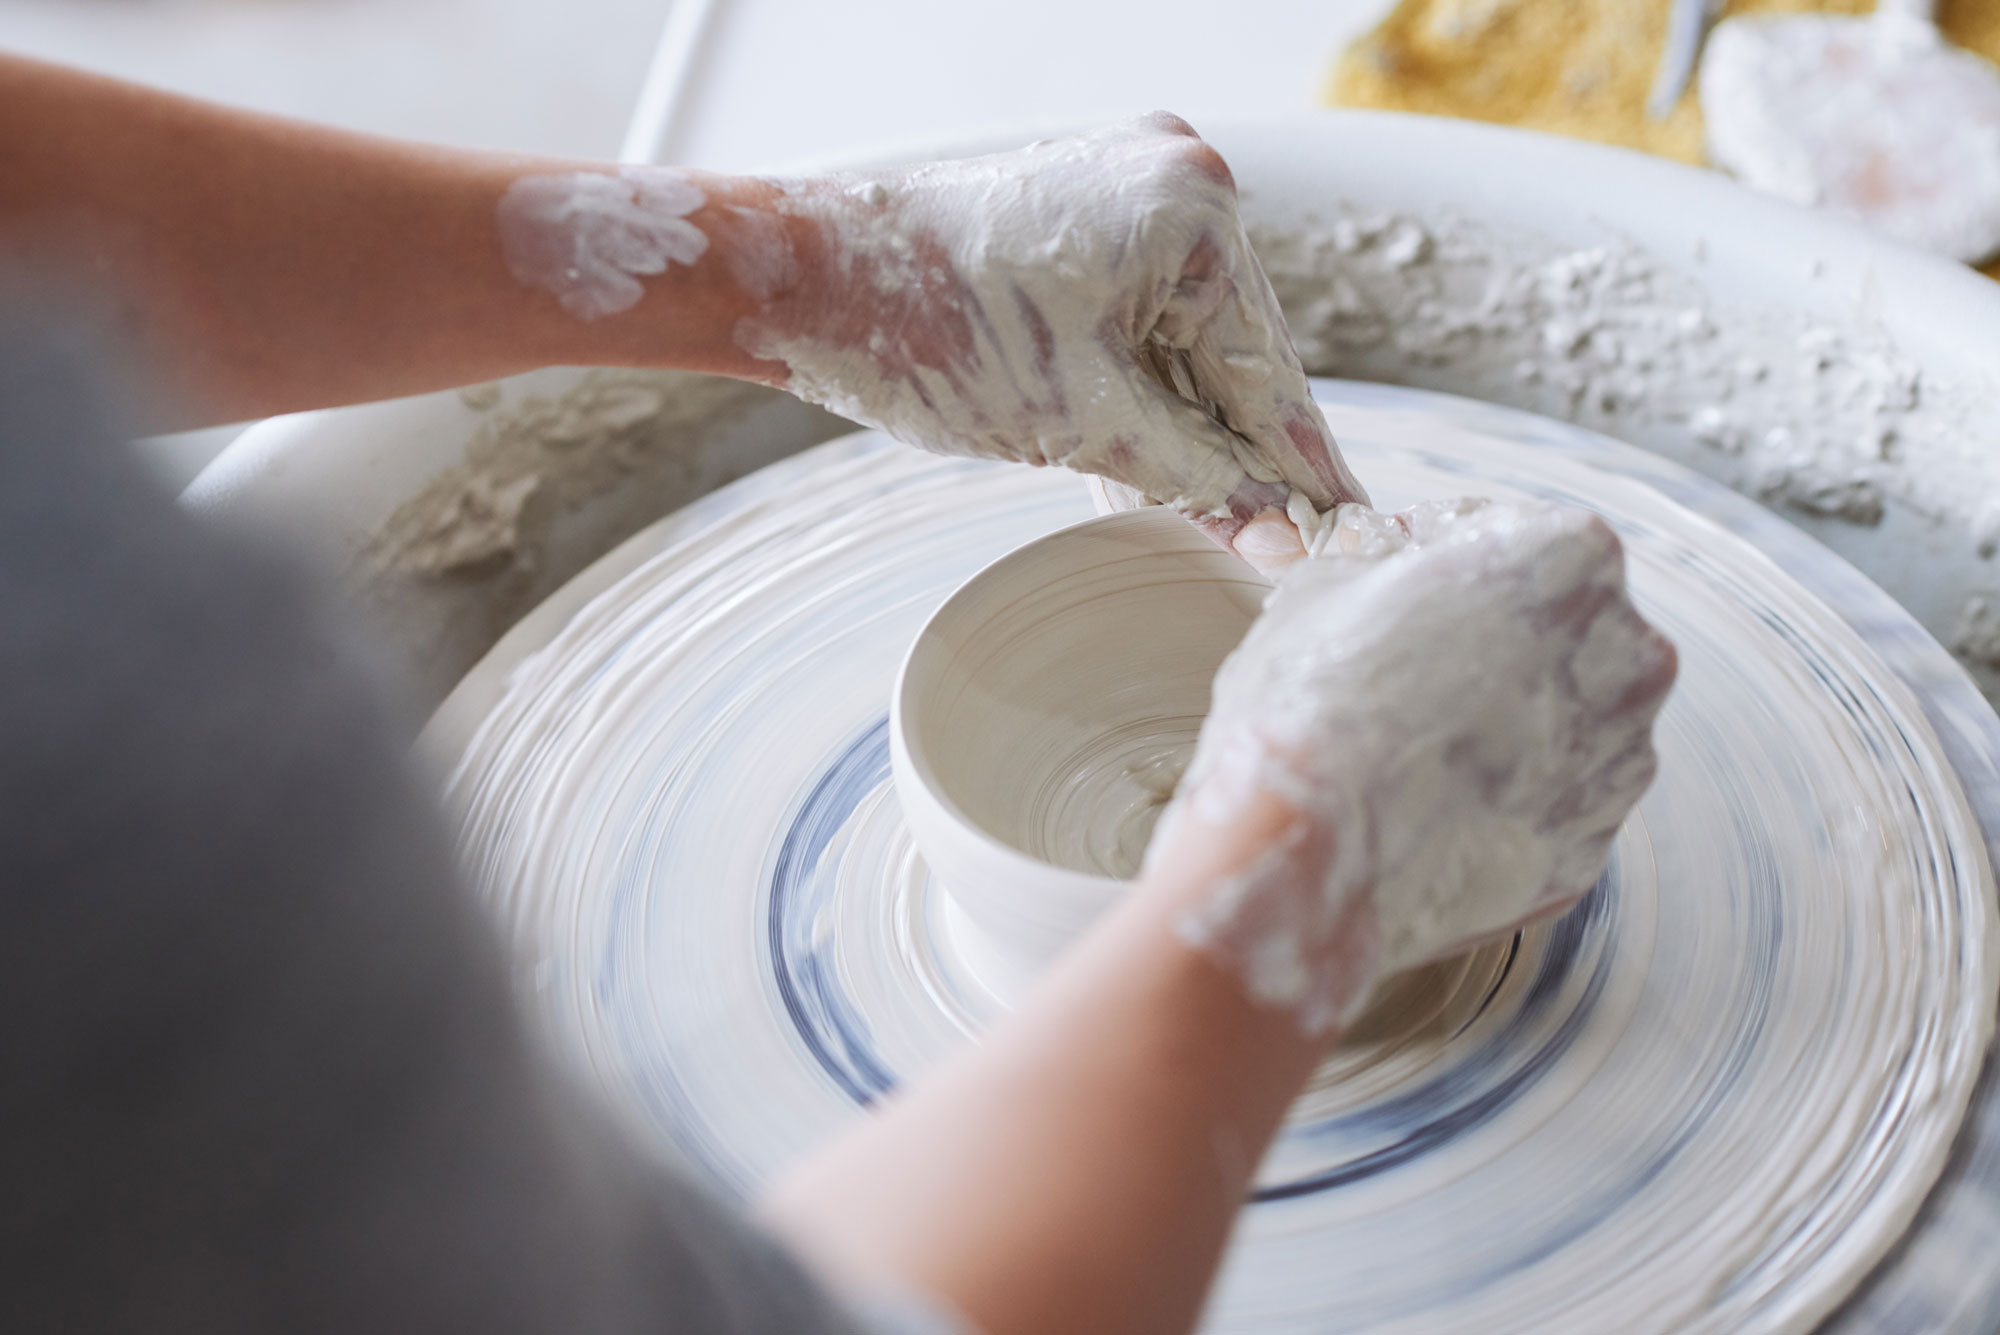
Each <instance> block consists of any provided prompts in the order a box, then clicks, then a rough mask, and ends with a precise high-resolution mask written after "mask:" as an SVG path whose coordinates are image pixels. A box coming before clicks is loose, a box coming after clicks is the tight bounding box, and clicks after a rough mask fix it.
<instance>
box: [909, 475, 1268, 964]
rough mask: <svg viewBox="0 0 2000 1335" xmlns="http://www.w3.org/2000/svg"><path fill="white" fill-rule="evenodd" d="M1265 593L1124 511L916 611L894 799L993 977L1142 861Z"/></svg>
mask: <svg viewBox="0 0 2000 1335" xmlns="http://www.w3.org/2000/svg"><path fill="white" fill-rule="evenodd" d="M1269 591H1270V585H1269V584H1268V583H1266V582H1265V581H1264V580H1263V579H1262V578H1261V577H1260V576H1259V575H1258V574H1257V573H1256V572H1255V571H1254V570H1252V569H1251V568H1250V567H1249V566H1247V565H1245V564H1244V563H1243V562H1242V561H1240V560H1239V559H1237V558H1236V557H1234V556H1232V555H1230V554H1229V553H1227V552H1225V551H1223V550H1221V549H1220V548H1219V547H1217V546H1216V545H1215V544H1214V543H1212V542H1210V541H1209V540H1208V539H1207V538H1206V537H1204V536H1203V535H1202V534H1201V533H1200V532H1199V531H1197V530H1196V529H1195V528H1194V527H1193V526H1191V525H1190V524H1188V523H1187V522H1186V521H1185V520H1183V519H1181V518H1180V516H1178V515H1176V514H1174V513H1173V512H1171V511H1167V510H1157V509H1153V510H1133V511H1128V512H1125V513H1122V514H1112V515H1104V516H1101V517H1099V518H1097V519H1093V520H1089V521H1087V522H1085V523H1082V524H1078V525H1075V526H1074V527H1071V528H1067V529H1064V530H1062V531H1061V532H1058V533H1053V534H1051V535H1049V536H1048V537H1046V538H1042V539H1040V540H1039V541H1036V542H1031V543H1029V544H1027V545H1026V546H1024V547H1021V548H1019V549H1017V550H1015V551H1013V552H1010V553H1008V554H1007V555H1006V556H1004V557H1002V558H1001V559H1000V560H998V561H996V562H994V563H993V564H992V565H990V566H987V567H986V568H985V569H984V570H982V571H980V572H979V573H978V574H977V575H975V576H973V577H972V578H971V579H970V580H968V581H966V583H965V584H964V585H963V586H961V587H960V588H959V590H958V591H957V592H956V593H954V594H953V595H952V596H951V597H950V598H949V599H947V600H946V601H945V603H944V605H943V606H941V607H940V608H938V610H937V612H936V614H935V615H933V616H932V617H931V619H930V621H929V622H928V623H926V624H925V626H924V628H923V630H922V632H921V633H920V634H919V635H918V636H917V638H916V641H915V642H914V643H913V644H912V645H911V648H910V652H909V656H908V657H907V658H906V659H905V660H904V662H903V669H902V675H901V677H900V679H899V680H898V682H897V685H896V690H895V695H894V697H893V702H892V706H891V710H890V723H889V729H890V733H889V738H890V740H889V747H890V762H891V765H892V767H893V770H894V773H895V780H896V793H897V796H898V799H899V800H900V801H901V803H902V807H903V814H904V817H905V819H906V820H907V821H908V823H909V828H910V834H911V837H912V838H913V839H914V840H915V842H916V845H917V849H918V851H919V852H921V853H922V854H923V856H924V860H925V862H926V863H927V864H928V865H929V867H930V869H931V871H932V872H933V873H934V874H935V875H936V876H937V878H938V879H939V881H941V882H942V883H943V885H944V887H945V888H946V890H947V891H948V892H949V894H950V899H951V907H952V909H953V910H954V917H953V929H954V936H956V937H957V938H958V944H959V946H960V947H961V949H962V951H963V952H964V954H965V955H966V956H967V958H968V962H969V963H972V964H973V965H974V967H975V969H977V970H978V971H979V972H980V973H981V974H982V975H984V976H985V977H986V978H987V979H988V981H989V983H991V984H994V985H996V986H997V987H998V989H999V990H1001V991H1010V990H1012V987H1011V986H1010V984H1013V983H1016V982H1018V981H1020V980H1021V979H1022V978H1023V977H1025V976H1028V975H1032V974H1033V973H1034V972H1035V971H1037V970H1039V969H1040V968H1041V967H1042V966H1043V965H1044V964H1046V963H1047V962H1048V960H1049V959H1050V958H1051V957H1052V956H1054V955H1055V954H1056V952H1057V951H1059V950H1061V949H1062V947H1063V946H1064V945H1065V944H1067V943H1068V942H1069V941H1070V940H1071V939H1072V938H1074V937H1075V936H1076V934H1077V933H1078V932H1079V931H1080V930H1081V929H1082V928H1083V927H1084V926H1085V925H1086V924H1087V923H1089V921H1090V920H1091V919H1092V918H1094V917H1095V916H1096V915H1097V914H1098V913H1099V912H1101V911H1102V910H1103V909H1104V907H1105V906H1106V905H1107V904H1109V903H1110V902H1111V900H1112V899H1113V898H1115V897H1116V896H1117V894H1118V893H1119V891H1120V889H1121V888H1122V887H1123V884H1124V881H1125V879H1126V878H1128V877H1130V876H1131V875H1133V874H1134V873H1135V872H1136V871H1137V870H1138V865H1139V861H1140V858H1141V857H1142V856H1143V854H1144V852H1145V846H1146V840H1147V838H1148V837H1149V836H1150V835H1151V833H1152V826H1153V822H1154V820H1155V819H1156V818H1157V816H1158V814H1159V810H1160V807H1161V806H1162V805H1163V804H1164V802H1165V799H1166V797H1167V796H1168V795H1170V794H1171V792H1172V790H1173V784H1174V782H1175V781H1176V780H1177V779H1178V778H1179V776H1180V772H1181V770H1182V769H1183V768H1184V767H1185V765H1186V763H1187V758H1188V756H1189V754H1190V753H1191V752H1192V751H1193V748H1194V741H1195V735H1196V734H1197V733H1198V732H1199V731H1200V729H1201V722H1202V719H1203V718H1204V717H1206V716H1207V713H1208V701H1209V688H1210V685H1211V683H1212V682H1213V681H1214V679H1215V672H1216V669H1217V668H1218V667H1220V666H1221V664H1222V660H1223V659H1224V658H1225V657H1227V656H1228V654H1229V652H1230V650H1232V649H1234V648H1235V647H1236V644H1237V642H1238V641H1240V640H1241V639H1242V638H1243V635H1244V633H1245V632H1246V631H1247V630H1248V629H1249V628H1250V623H1251V622H1252V621H1253V620H1254V619H1255V618H1256V616H1257V613H1258V610H1259V609H1260V608H1261V607H1262V606H1263V602H1264V596H1265V595H1266V594H1267V593H1268V592H1269Z"/></svg>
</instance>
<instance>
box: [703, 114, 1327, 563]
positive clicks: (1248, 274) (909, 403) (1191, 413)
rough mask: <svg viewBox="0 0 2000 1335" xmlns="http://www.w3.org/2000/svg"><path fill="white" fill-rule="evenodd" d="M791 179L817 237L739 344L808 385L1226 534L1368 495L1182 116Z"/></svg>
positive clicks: (1226, 179)
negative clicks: (946, 158) (1317, 401)
mask: <svg viewBox="0 0 2000 1335" xmlns="http://www.w3.org/2000/svg"><path fill="white" fill-rule="evenodd" d="M783 188H784V192H785V193H784V196H783V200H782V202H781V204H780V205H779V207H780V208H781V210H782V211H783V212H785V213H787V214H789V215H791V216H792V217H794V218H799V217H802V216H803V217H808V218H813V219H817V220H818V221H819V223H820V228H819V230H820V232H821V242H822V245H821V246H819V247H814V248H812V249H810V250H805V251H802V252H801V253H800V254H799V255H798V257H797V260H798V262H799V263H800V264H801V265H802V266H803V267H804V270H805V273H806V275H807V276H806V277H805V278H804V281H802V282H800V283H799V284H798V285H797V286H796V287H795V288H793V289H790V294H789V295H788V296H787V298H786V299H783V300H779V301H777V302H774V303H773V304H772V305H771V307H770V308H769V310H768V311H767V312H766V313H765V314H763V315H760V316H757V317H754V318H752V319H751V320H748V321H746V322H745V323H744V325H743V326H742V327H741V328H740V329H739V340H740V341H741V342H742V343H743V345H744V346H745V347H746V348H748V349H749V350H750V351H752V352H753V353H755V354H756V355H758V356H760V357H764V358H769V359H773V360H777V361H781V362H783V363H784V364H785V366H786V367H787V368H788V369H789V379H788V380H787V381H786V382H785V383H786V384H787V387H788V388H790V389H791V390H792V391H793V392H795V393H797V394H799V395H801V396H802V397H804V398H807V399H810V400H812V401H814V402H817V403H822V404H825V405H826V406H828V407H830V408H832V409H834V410H835V411H836V412H839V413H841V414H843V415H844V416H847V417H851V418H853V419H855V420H857V421H862V422H866V423H870V424H873V425H875V426H879V427H881V428H882V429H884V430H886V431H888V432H889V433H890V434H891V435H894V436H896V437H897V438H898V439H901V440H904V441H907V442H909V443H911V444H915V445H920V446H923V447H925V448H928V449H933V450H937V451H940V452H943V453H949V454H965V455H975V456H980V457H984V458H995V459H1010V460H1018V461H1021V462H1025V463H1031V464H1047V463H1058V464H1063V465H1066V466H1068V467H1071V468H1075V469H1078V470H1080V471H1083V472H1086V473H1093V474H1097V475H1100V476H1102V477H1105V478H1110V479H1112V480H1114V481H1116V482H1118V483H1120V484H1123V485H1124V486H1126V487H1129V488H1131V489H1132V490H1133V491H1135V492H1137V493H1138V494H1139V495H1141V496H1143V497H1145V498H1147V499H1149V500H1152V501H1158V502H1164V503H1168V504H1171V505H1174V506H1175V507H1177V508H1179V509H1180V510H1182V511H1183V512H1184V513H1186V514H1188V515H1189V516H1190V517H1191V518H1194V519H1195V520H1196V521H1197V522H1198V523H1201V524H1203V525H1204V526H1205V527H1207V528H1208V529H1209V530H1210V531H1211V532H1213V533H1215V534H1216V535H1217V536H1218V537H1219V538H1221V539H1222V540H1224V541H1228V540H1230V539H1232V538H1234V537H1235V536H1236V535H1237V534H1238V532H1239V531H1240V530H1241V529H1242V528H1243V526H1244V524H1245V523H1246V522H1247V521H1249V520H1251V519H1252V518H1253V517H1256V516H1259V515H1265V516H1273V517H1281V516H1282V515H1283V514H1284V511H1285V506H1286V504H1287V502H1288V501H1289V500H1290V498H1291V497H1292V494H1293V492H1294V491H1295V490H1296V491H1297V492H1298V493H1299V495H1301V496H1302V497H1303V498H1304V499H1306V500H1307V501H1309V502H1310V503H1311V504H1312V505H1313V506H1314V507H1315V508H1316V509H1317V510H1319V511H1325V510H1328V509H1330V508H1331V507H1333V506H1334V505H1336V504H1339V503H1343V502H1348V501H1356V500H1365V499H1366V497H1365V494H1364V493H1363V492H1362V490H1361V488H1360V486H1359V484H1357V483H1356V482H1355V480H1354V478H1353V476H1352V475H1351V474H1350V473H1349V472H1348V470H1347V467H1346V465H1345V464H1344V462H1343V461H1342V460H1341V458H1340V455H1339V453H1338V451H1337V449H1336V448H1335V446H1334V442H1333V438H1332V436H1331V434H1330V433H1329V432H1328V430H1327V427H1326V421H1325V419H1324V417H1322V416H1321V414H1320V411H1319V409H1318V407H1317V406H1315V405H1314V403H1313V401H1312V398H1311V395H1310V394H1309V393H1308V392H1307V388H1306V379H1305V374H1304V372H1303V371H1302V370H1301V368H1300V365H1299V359H1298V355H1297V353H1296V352H1295V351H1294V350H1293V348H1292V343H1291V338H1290V335H1289V333H1288V332H1287V330H1286V328H1285V322H1284V317H1283V315H1282V314H1281V313H1280V311H1279V309H1278V303H1277V299H1276V298H1275V297H1274V296H1273V295H1272V292H1271V285H1270V282H1269V281H1268V280H1267V279H1266V278H1265V276H1264V271H1263V269H1262V267H1261V266H1260V265H1259V264H1258V262H1257V258H1256V256H1255V255H1254V254H1252V253H1251V250H1250V243H1249V239H1248V237H1247V236H1246V235H1245V233H1244V229H1243V223H1242V220H1241V218H1239V216H1238V215H1237V210H1236V190H1235V185H1234V182H1233V181H1232V179H1231V177H1230V174H1229V169H1228V168H1227V167H1226V166H1225V165H1224V164H1223V161H1222V158H1221V157H1220V155H1218V154H1217V153H1216V151H1215V150H1214V149H1213V148H1211V147H1210V146H1209V145H1207V144H1206V143H1204V142H1202V140H1201V139H1200V138H1198V137H1197V136H1196V135H1195V134H1194V132H1193V130H1191V129H1190V128H1189V127H1188V126H1187V124H1186V123H1185V122H1183V121H1180V120H1179V119H1177V118H1175V117H1172V116H1167V115H1154V116H1150V117H1146V118H1144V119H1141V120H1139V121H1135V122H1132V123H1130V124H1126V125H1122V126H1119V127H1117V128H1114V129H1110V130H1104V131H1100V132H1097V133H1093V134H1086V135H1081V136H1078V137H1075V138H1070V139H1058V140H1050V141H1045V142H1043V143H1039V144H1036V145H1034V146H1032V147H1030V148H1026V149H1023V150H1021V151H1019V152H1014V153H1003V154H998V155H995V156H991V157H984V158H974V159H969V160H965V161H958V162H942V163H935V164H931V165H928V166H922V167H916V168H911V169H903V170H897V171H885V172H878V173H871V174H868V175H866V176H849V177H840V178H833V179H831V180H826V179H822V180H817V181H811V182H802V183H783ZM795 249H799V248H798V247H796V246H795ZM1286 531H1287V532H1289V531H1290V530H1289V529H1287V530H1286ZM1294 541H1295V539H1294Z"/></svg>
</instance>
